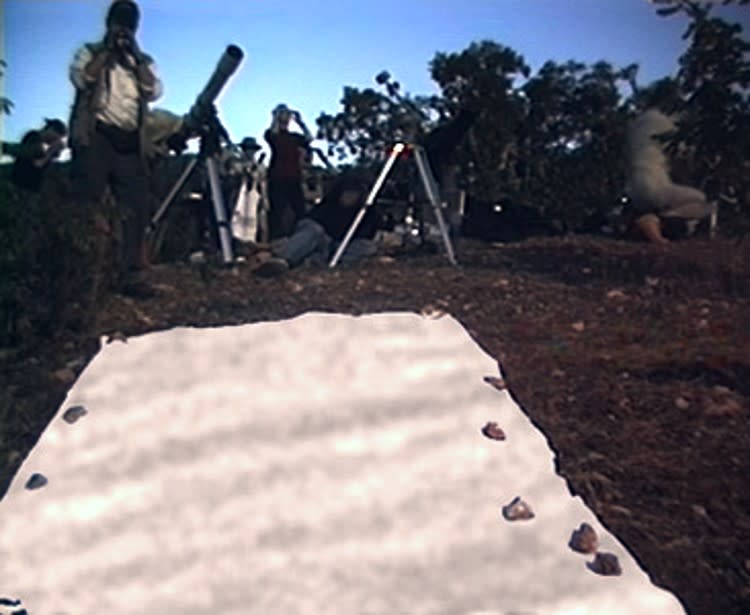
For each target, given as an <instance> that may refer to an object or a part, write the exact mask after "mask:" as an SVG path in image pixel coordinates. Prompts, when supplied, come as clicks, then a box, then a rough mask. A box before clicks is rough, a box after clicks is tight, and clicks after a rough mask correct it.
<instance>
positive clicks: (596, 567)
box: [586, 553, 622, 577]
mask: <svg viewBox="0 0 750 615" xmlns="http://www.w3.org/2000/svg"><path fill="white" fill-rule="evenodd" d="M586 567H587V568H588V569H589V570H591V572H595V573H596V574H600V575H602V576H605V577H618V576H620V575H621V574H622V568H621V567H620V562H619V560H618V559H617V556H616V555H615V554H613V553H597V554H596V557H595V558H594V561H593V562H587V563H586Z"/></svg>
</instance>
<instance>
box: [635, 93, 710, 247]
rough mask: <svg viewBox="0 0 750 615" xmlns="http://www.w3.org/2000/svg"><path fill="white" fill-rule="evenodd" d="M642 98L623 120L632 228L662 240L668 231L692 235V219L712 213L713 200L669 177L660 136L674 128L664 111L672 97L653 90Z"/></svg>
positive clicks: (665, 238) (665, 237)
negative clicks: (637, 108) (640, 109)
mask: <svg viewBox="0 0 750 615" xmlns="http://www.w3.org/2000/svg"><path fill="white" fill-rule="evenodd" d="M647 103H648V104H647V105H646V109H645V110H644V111H643V112H642V113H640V114H639V115H638V116H637V117H636V118H635V119H633V120H632V121H631V122H630V124H629V126H628V139H627V167H626V168H627V186H626V193H627V194H628V196H629V197H630V200H631V203H632V207H633V213H634V226H635V228H636V229H637V230H638V231H639V232H640V233H641V234H642V235H643V236H644V237H645V238H646V239H648V240H649V241H651V242H654V243H667V242H668V241H669V239H668V236H669V235H671V236H673V237H680V236H687V235H691V234H692V233H693V232H694V231H695V227H696V226H697V224H698V223H699V222H700V221H701V220H703V219H705V218H707V217H709V216H710V215H711V214H712V213H713V211H714V208H715V205H714V204H713V203H709V202H708V199H707V198H706V195H705V194H704V193H703V192H702V191H700V190H698V189H697V188H693V187H691V186H684V185H681V184H677V183H675V182H674V181H672V178H671V175H670V164H669V159H668V158H667V155H666V153H665V151H664V148H665V145H664V144H663V143H662V142H661V141H660V138H664V137H668V136H669V134H670V133H672V132H674V131H675V130H676V125H675V123H674V120H673V118H672V117H671V116H670V115H668V113H669V112H670V111H672V108H673V107H674V103H673V102H671V101H670V98H669V96H667V95H666V94H664V93H663V92H660V91H658V90H657V91H655V92H654V94H653V95H652V96H651V97H650V100H647ZM673 228H674V229H676V230H671V229H673ZM665 234H666V235H667V236H665Z"/></svg>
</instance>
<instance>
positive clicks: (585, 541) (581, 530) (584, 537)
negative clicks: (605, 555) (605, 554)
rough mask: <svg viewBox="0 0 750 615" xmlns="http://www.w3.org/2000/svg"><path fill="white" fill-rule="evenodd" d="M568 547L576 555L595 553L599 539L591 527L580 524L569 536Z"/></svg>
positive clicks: (586, 524)
mask: <svg viewBox="0 0 750 615" xmlns="http://www.w3.org/2000/svg"><path fill="white" fill-rule="evenodd" d="M568 546H569V547H570V548H571V549H573V551H576V552H577V553H595V552H596V550H597V549H598V548H599V538H598V536H597V535H596V531H595V530H594V528H593V527H591V526H590V525H589V524H588V523H581V525H580V526H579V527H578V529H577V530H573V533H572V534H571V535H570V541H569V542H568Z"/></svg>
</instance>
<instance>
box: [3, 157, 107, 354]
mask: <svg viewBox="0 0 750 615" xmlns="http://www.w3.org/2000/svg"><path fill="white" fill-rule="evenodd" d="M62 167H63V165H56V166H55V167H54V168H53V169H52V170H51V171H50V174H49V176H48V177H47V179H46V181H45V184H44V186H43V188H42V191H41V192H40V193H39V194H32V193H29V192H26V191H22V190H18V189H17V188H15V187H14V186H13V185H12V184H10V182H8V181H7V180H5V181H0V203H1V205H0V345H8V344H16V343H18V342H19V341H20V340H21V339H22V338H25V337H28V336H52V335H55V334H56V333H59V332H60V331H61V330H63V329H73V330H76V331H85V330H86V329H88V328H89V327H90V326H91V325H92V321H93V317H94V314H95V311H94V307H95V304H96V300H97V296H98V291H99V290H100V289H101V288H102V287H103V286H105V285H106V281H107V280H111V279H112V272H113V267H112V264H113V262H114V258H113V253H114V250H113V247H112V245H111V243H112V242H105V237H104V236H103V235H102V233H100V232H97V231H96V229H95V225H94V216H93V215H92V213H93V212H91V211H90V210H89V209H88V208H86V207H83V206H82V205H81V204H78V203H76V202H74V200H73V198H72V196H71V189H70V183H69V180H68V179H67V177H66V176H65V174H64V171H63V168H62ZM107 243H109V244H110V245H109V247H107V245H106V244H107Z"/></svg>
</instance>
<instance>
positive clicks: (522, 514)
mask: <svg viewBox="0 0 750 615" xmlns="http://www.w3.org/2000/svg"><path fill="white" fill-rule="evenodd" d="M534 516H535V515H534V511H533V510H531V506H529V505H528V504H527V503H526V502H524V501H523V500H522V499H521V498H520V497H518V496H516V497H515V498H513V499H512V500H511V502H510V504H508V505H507V506H503V517H505V519H506V521H528V520H530V519H533V518H534Z"/></svg>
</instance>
